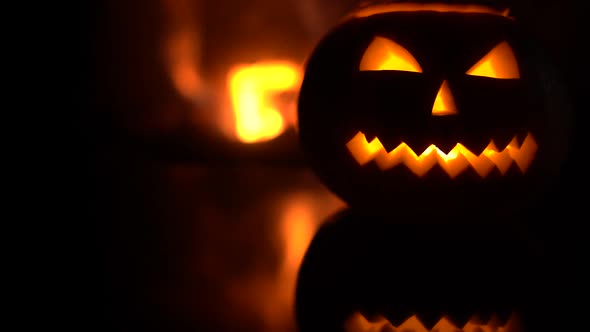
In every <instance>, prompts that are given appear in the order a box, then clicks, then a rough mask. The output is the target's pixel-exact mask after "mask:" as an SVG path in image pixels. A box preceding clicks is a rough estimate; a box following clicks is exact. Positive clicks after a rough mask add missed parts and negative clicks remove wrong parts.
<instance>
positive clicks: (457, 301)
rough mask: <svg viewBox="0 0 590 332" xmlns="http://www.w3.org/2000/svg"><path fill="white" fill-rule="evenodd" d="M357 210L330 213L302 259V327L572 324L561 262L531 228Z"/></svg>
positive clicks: (532, 329)
mask: <svg viewBox="0 0 590 332" xmlns="http://www.w3.org/2000/svg"><path fill="white" fill-rule="evenodd" d="M352 211H353V210H348V211H345V212H343V213H341V214H339V215H337V216H335V217H333V219H332V220H330V221H328V222H326V223H324V225H323V226H322V227H321V228H320V230H319V231H318V233H317V234H316V236H315V237H314V239H313V240H312V242H311V245H310V247H309V249H308V251H307V253H306V255H305V257H304V259H303V262H302V265H301V267H300V270H299V275H298V281H297V290H296V306H295V307H296V318H297V323H298V327H299V330H300V331H301V332H307V331H314V332H315V331H322V332H332V331H342V332H391V331H394V332H410V331H411V332H428V331H433V332H489V331H494V332H540V331H559V330H561V328H565V326H566V325H565V324H566V323H567V320H568V319H569V318H568V317H565V318H564V317H561V316H560V314H561V312H560V309H559V306H560V303H563V301H560V300H559V295H558V294H559V292H558V283H555V284H553V283H552V282H551V280H552V279H553V275H554V274H557V273H560V272H559V271H558V270H557V269H552V268H550V266H551V263H550V260H549V259H547V256H548V255H547V254H546V252H545V249H544V248H545V246H544V245H543V243H542V242H540V241H538V239H536V238H535V236H534V234H531V233H530V232H529V231H525V230H523V228H515V227H513V228H510V227H505V225H503V226H498V224H495V222H494V220H487V221H486V223H485V225H484V223H475V224H471V225H455V226H450V225H441V224H438V225H436V224H435V225H432V227H429V228H426V229H425V228H424V227H422V226H420V225H419V224H417V223H411V222H406V223H392V222H391V219H375V217H368V216H366V215H365V216H363V215H361V214H358V213H354V212H352ZM368 219H370V220H368Z"/></svg>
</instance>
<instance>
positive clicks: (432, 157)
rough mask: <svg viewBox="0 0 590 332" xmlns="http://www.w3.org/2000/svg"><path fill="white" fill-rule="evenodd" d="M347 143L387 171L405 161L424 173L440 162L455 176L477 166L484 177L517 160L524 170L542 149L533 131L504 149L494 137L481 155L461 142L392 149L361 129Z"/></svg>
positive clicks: (362, 158) (358, 158) (362, 159)
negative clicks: (448, 146)
mask: <svg viewBox="0 0 590 332" xmlns="http://www.w3.org/2000/svg"><path fill="white" fill-rule="evenodd" d="M346 147H347V149H348V151H349V152H350V154H351V155H352V157H353V158H354V159H355V160H356V161H357V163H358V164H359V165H361V166H363V165H366V164H367V163H369V162H371V161H374V162H375V163H376V164H377V166H378V167H379V169H381V170H382V171H385V170H389V169H392V168H394V167H396V166H398V165H401V164H404V165H406V167H407V168H408V169H409V170H411V171H412V172H413V173H414V174H416V175H417V176H419V177H422V176H424V175H425V174H426V173H428V171H429V170H430V169H432V168H433V167H434V166H435V165H436V164H438V165H439V166H440V167H441V168H442V169H443V170H444V171H445V172H446V173H447V174H448V175H449V176H450V177H451V178H455V177H456V176H457V175H459V174H461V173H463V172H464V171H465V170H466V169H468V168H469V167H471V168H473V170H475V171H476V172H477V174H478V175H479V176H480V177H481V178H485V177H487V176H488V175H489V174H490V172H492V170H494V168H496V169H498V170H499V171H500V173H501V174H502V175H505V174H506V172H508V169H510V166H511V165H512V164H513V163H515V164H516V165H517V166H518V169H520V171H521V173H522V174H524V173H526V171H527V170H528V168H529V166H530V165H531V163H532V161H533V159H534V158H535V155H536V153H537V149H538V146H537V142H536V141H535V139H534V138H533V135H532V134H531V133H527V135H526V137H525V138H524V139H523V140H522V142H520V141H519V139H518V137H517V136H516V135H515V136H514V138H513V139H512V140H511V141H510V142H509V143H508V145H506V146H505V147H504V148H503V149H501V150H500V149H498V147H497V146H496V144H495V143H494V141H493V140H490V143H489V144H488V146H487V147H486V148H485V149H484V150H483V151H482V152H481V153H480V154H479V155H477V154H475V153H473V152H471V151H470V150H469V149H468V148H466V147H465V146H464V145H463V144H461V143H457V144H456V145H455V146H454V147H453V148H452V149H451V150H450V151H449V152H448V153H445V152H443V151H442V150H441V149H439V148H438V147H437V146H436V145H434V144H431V145H430V146H428V147H427V148H426V150H424V152H422V153H421V154H419V155H418V154H417V153H415V152H414V150H412V148H411V147H409V146H408V145H407V144H406V143H401V144H399V145H398V146H397V147H395V148H394V149H392V150H390V151H389V152H388V151H387V150H386V149H385V147H383V144H381V141H380V140H379V138H377V137H375V138H374V139H373V140H372V141H371V142H368V141H367V139H366V137H365V134H364V133H362V132H360V131H359V132H358V133H357V134H356V135H355V136H354V137H353V138H352V139H351V140H350V141H348V143H346Z"/></svg>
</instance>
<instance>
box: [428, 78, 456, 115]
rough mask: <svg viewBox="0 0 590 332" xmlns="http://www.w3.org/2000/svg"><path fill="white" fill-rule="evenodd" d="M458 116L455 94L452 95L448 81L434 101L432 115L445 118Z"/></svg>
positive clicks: (441, 87)
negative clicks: (445, 116) (446, 116)
mask: <svg viewBox="0 0 590 332" xmlns="http://www.w3.org/2000/svg"><path fill="white" fill-rule="evenodd" d="M452 114H457V107H456V106H455V100H454V99H453V94H451V88H450V87H449V82H447V81H446V80H445V81H443V83H442V84H441V86H440V89H439V90H438V93H437V94H436V99H434V105H433V106H432V115H436V116H444V115H452Z"/></svg>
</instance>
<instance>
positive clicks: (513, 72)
mask: <svg viewBox="0 0 590 332" xmlns="http://www.w3.org/2000/svg"><path fill="white" fill-rule="evenodd" d="M467 75H473V76H484V77H491V78H501V79H507V78H520V72H519V70H518V64H517V62H516V58H515V57H514V52H512V48H511V47H510V45H508V43H507V42H505V41H504V42H501V43H500V44H498V45H497V46H496V47H494V48H493V49H492V50H491V51H490V52H489V53H488V54H487V55H486V56H484V57H483V58H482V59H481V60H479V61H478V62H477V63H476V64H475V65H473V67H471V69H469V70H468V71H467Z"/></svg>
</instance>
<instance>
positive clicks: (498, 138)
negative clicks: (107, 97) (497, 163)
mask: <svg viewBox="0 0 590 332" xmlns="http://www.w3.org/2000/svg"><path fill="white" fill-rule="evenodd" d="M514 137H515V134H514V132H503V133H496V134H495V135H494V137H493V140H494V143H495V144H496V146H497V147H498V149H502V150H503V149H504V148H506V146H507V145H508V144H509V143H510V142H511V141H512V139H513V138H514Z"/></svg>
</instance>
